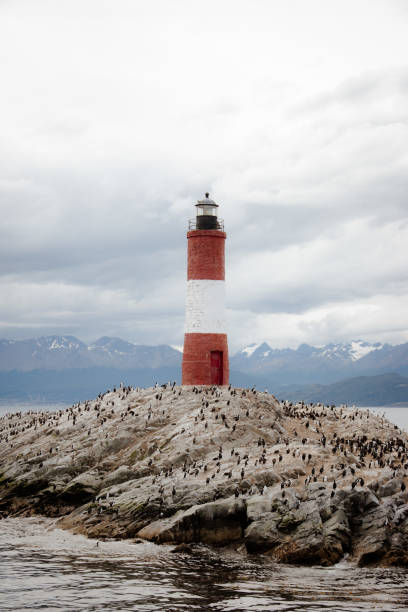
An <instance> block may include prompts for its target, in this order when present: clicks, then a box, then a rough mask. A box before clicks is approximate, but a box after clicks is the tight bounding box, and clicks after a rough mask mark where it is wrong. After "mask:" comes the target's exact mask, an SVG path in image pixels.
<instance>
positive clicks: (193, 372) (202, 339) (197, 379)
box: [182, 333, 229, 385]
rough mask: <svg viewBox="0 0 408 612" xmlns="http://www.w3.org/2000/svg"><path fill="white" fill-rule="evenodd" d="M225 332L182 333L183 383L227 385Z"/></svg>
mask: <svg viewBox="0 0 408 612" xmlns="http://www.w3.org/2000/svg"><path fill="white" fill-rule="evenodd" d="M228 382H229V366H228V343H227V334H197V333H193V334H184V352H183V371H182V384H183V385H228Z"/></svg>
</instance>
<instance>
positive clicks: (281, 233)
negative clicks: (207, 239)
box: [0, 0, 408, 348]
mask: <svg viewBox="0 0 408 612" xmlns="http://www.w3.org/2000/svg"><path fill="white" fill-rule="evenodd" d="M402 6H403V5H402V4H401V5H400V10H397V8H398V7H397V6H396V5H394V3H391V4H390V3H388V2H383V1H382V0H378V1H377V0H370V1H369V2H368V1H366V0H363V1H362V2H361V3H359V6H358V7H356V5H355V3H348V2H334V3H331V6H330V10H329V9H328V5H327V3H325V2H324V1H322V0H314V2H313V10H311V8H310V6H307V7H306V5H305V4H304V3H303V2H297V1H295V0H294V2H293V11H289V12H288V10H287V3H284V2H275V3H270V2H259V3H258V4H257V11H254V10H253V4H252V3H251V2H249V0H240V1H238V2H236V1H235V2H229V0H228V1H227V2H225V3H223V4H222V5H220V4H219V3H217V4H215V2H214V3H212V2H206V3H201V2H198V3H196V4H195V6H194V9H193V7H192V6H191V4H190V3H188V2H184V1H182V0H180V1H179V2H176V3H175V4H174V3H173V4H172V5H171V7H170V4H169V3H166V2H164V1H159V0H156V1H155V2H153V3H147V2H141V3H136V4H135V3H133V2H123V3H120V4H119V5H118V6H117V7H115V9H114V10H113V9H112V5H111V4H110V3H105V2H96V1H93V0H83V2H81V5H79V4H76V3H75V2H64V1H63V2H61V3H59V6H58V11H56V10H55V4H54V3H52V2H47V1H40V2H38V3H36V9H35V11H33V8H32V7H33V5H32V3H30V2H23V1H18V2H16V3H3V4H2V5H1V6H0V58H1V66H2V83H3V91H4V92H6V94H7V95H3V96H2V99H1V100H0V128H1V131H2V142H1V144H0V168H1V170H0V211H1V214H2V223H1V224H0V292H1V295H2V299H1V303H0V336H6V337H16V338H17V337H18V338H22V337H28V336H31V335H39V334H42V333H55V332H59V331H63V332H64V333H73V334H76V335H78V336H79V337H81V338H84V339H86V340H87V339H93V338H95V337H97V336H100V335H115V336H122V337H124V338H126V339H129V340H133V341H137V342H146V343H150V344H156V343H158V342H169V343H175V344H180V343H181V342H182V334H183V316H184V290H185V286H184V285H185V272H186V271H185V267H186V261H185V258H186V239H185V232H186V226H187V220H188V218H189V217H190V216H192V215H193V214H194V209H193V204H194V203H195V200H196V199H197V198H199V197H201V196H202V194H203V193H204V192H205V191H207V190H209V191H211V193H212V195H213V196H214V198H215V199H216V200H217V201H218V202H219V204H220V205H221V206H220V214H221V216H222V217H224V218H225V223H226V228H227V231H228V241H227V281H228V306H229V320H230V338H231V345H232V346H233V347H235V348H238V347H239V346H240V345H241V343H245V342H249V341H258V340H262V339H265V338H266V339H268V340H269V341H270V342H271V343H272V344H275V345H280V346H282V345H285V344H290V345H296V344H298V343H300V342H303V341H308V342H324V341H330V340H332V339H342V338H344V339H349V338H350V337H360V336H362V335H364V334H365V335H366V337H367V338H369V339H376V338H375V336H376V334H377V335H378V338H379V339H381V340H388V341H392V342H398V341H399V340H400V341H401V342H402V341H405V340H408V321H407V318H406V315H405V311H404V308H402V305H404V304H405V300H406V298H407V289H408V288H407V284H406V264H405V261H406V256H407V247H406V244H407V238H408V236H407V233H408V230H407V206H406V193H407V187H408V185H407V182H408V179H407V176H408V173H407V165H408V162H407V157H406V141H407V126H408V110H407V109H408V104H407V95H408V71H407V68H406V66H405V65H404V63H403V61H402V58H403V57H405V56H406V52H407V46H408V43H407V41H406V35H405V34H406V19H407V15H406V12H404V10H403V8H402ZM212 9H214V10H215V9H216V15H217V19H214V17H213V15H214V14H215V13H214V12H213V10H212ZM351 14H352V17H353V23H354V24H355V27H354V29H350V17H351ZM368 14H369V15H370V20H369V26H367V15H368ZM16 31H18V32H19V38H18V39H17V38H16V37H15V36H14V35H12V34H10V32H11V33H13V32H16ZM362 31H364V33H365V36H364V45H361V35H360V34H359V33H361V32H362ZM346 39H347V42H345V40H346ZM379 40H382V41H383V44H381V45H379V44H378V41H379ZM21 41H24V42H23V43H22V42H21ZM294 41H295V42H294ZM400 58H401V59H400ZM390 312H392V313H393V316H392V317H390V316H389V313H390Z"/></svg>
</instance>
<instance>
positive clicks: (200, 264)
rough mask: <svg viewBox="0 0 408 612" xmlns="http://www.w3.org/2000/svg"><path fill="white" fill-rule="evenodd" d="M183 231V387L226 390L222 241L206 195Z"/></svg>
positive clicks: (220, 224)
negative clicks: (207, 387)
mask: <svg viewBox="0 0 408 612" xmlns="http://www.w3.org/2000/svg"><path fill="white" fill-rule="evenodd" d="M195 206H196V217H195V219H192V220H190V221H189V231H188V232H187V298H186V322H185V330H184V331H185V334H184V351H183V366H182V370H183V372H182V384H183V385H228V378H229V364H228V343H227V330H226V316H225V239H226V237H227V235H226V233H225V232H224V225H223V222H222V221H221V220H220V219H218V215H217V209H218V204H216V203H215V202H214V201H213V200H211V199H210V197H209V194H208V193H206V194H205V199H203V200H199V201H198V202H197V204H196V205H195Z"/></svg>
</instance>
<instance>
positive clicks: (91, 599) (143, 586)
mask: <svg viewBox="0 0 408 612" xmlns="http://www.w3.org/2000/svg"><path fill="white" fill-rule="evenodd" d="M0 610H1V611H5V610H10V611H20V610H49V611H53V610H55V611H57V610H58V611H61V610H64V611H67V612H68V611H91V610H92V611H102V610H103V611H110V610H138V611H146V612H148V611H153V610H154V611H161V612H172V611H176V610H177V611H178V610H180V611H181V610H184V611H197V612H198V611H200V612H211V611H213V612H215V611H229V612H233V611H238V610H240V611H257V612H262V611H270V610H280V611H288V612H289V611H294V610H296V611H299V612H301V611H304V610H308V611H309V610H314V611H317V610H333V611H339V612H340V611H350V612H351V611H353V612H356V611H358V610H364V611H366V610H367V611H370V612H374V611H375V612H385V611H387V612H391V611H402V610H404V611H405V612H406V611H407V610H408V577H407V571H406V570H404V569H358V568H354V567H351V566H350V565H349V564H348V563H347V561H342V563H340V564H338V565H337V566H334V567H332V568H323V567H309V568H301V567H293V566H284V565H276V564H275V563H273V562H271V561H270V559H268V558H267V557H262V556H253V557H247V558H245V557H242V555H240V554H238V553H236V552H229V553H225V552H223V553H221V552H218V551H216V550H210V549H207V548H205V547H198V548H197V549H195V550H194V551H193V553H190V554H186V553H172V552H171V547H168V546H160V547H159V546H155V545H154V544H151V543H143V544H135V543H132V542H131V541H122V542H97V541H95V540H88V539H86V538H85V537H82V536H78V535H76V536H75V535H72V534H70V533H68V532H65V531H61V530H59V529H57V528H56V526H55V521H54V520H51V519H40V518H27V519H19V518H16V519H3V520H2V521H0Z"/></svg>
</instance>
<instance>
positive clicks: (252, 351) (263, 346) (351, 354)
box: [235, 340, 390, 361]
mask: <svg viewBox="0 0 408 612" xmlns="http://www.w3.org/2000/svg"><path fill="white" fill-rule="evenodd" d="M384 346H390V345H384V344H381V343H380V342H376V343H375V344H370V343H369V342H364V341H363V340H356V341H354V340H353V341H351V342H348V343H340V344H327V345H326V346H323V347H314V346H310V345H308V344H301V345H300V346H299V348H298V349H297V350H293V349H289V348H285V349H272V348H271V347H270V346H269V344H267V343H266V342H262V343H260V344H250V345H249V346H246V347H245V348H243V349H242V350H241V351H239V353H237V354H236V355H235V358H238V357H239V356H242V357H244V358H247V359H250V358H253V359H263V360H265V359H268V358H273V357H276V356H278V355H290V354H292V353H300V354H302V355H308V356H309V357H310V356H312V355H313V356H315V357H316V356H324V357H327V359H335V360H338V359H340V360H345V361H358V360H359V359H361V358H362V357H365V356H366V355H368V354H369V353H371V352H372V351H378V350H380V349H382V348H383V347H384Z"/></svg>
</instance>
